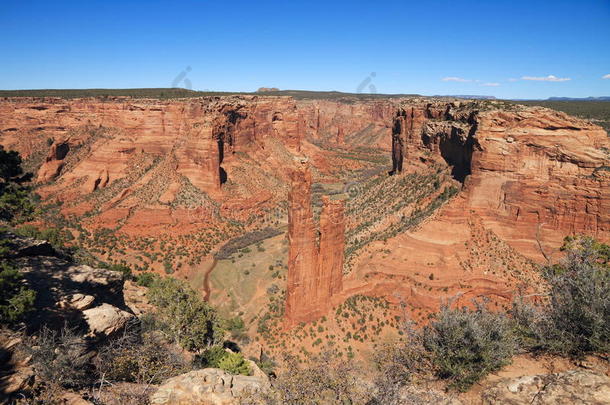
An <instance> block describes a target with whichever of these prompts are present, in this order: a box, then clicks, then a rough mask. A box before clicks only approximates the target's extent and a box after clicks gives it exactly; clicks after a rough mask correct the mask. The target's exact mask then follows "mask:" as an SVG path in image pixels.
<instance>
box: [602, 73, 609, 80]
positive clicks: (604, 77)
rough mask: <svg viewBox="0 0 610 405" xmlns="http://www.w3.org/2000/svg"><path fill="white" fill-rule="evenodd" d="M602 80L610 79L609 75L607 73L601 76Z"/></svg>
mask: <svg viewBox="0 0 610 405" xmlns="http://www.w3.org/2000/svg"><path fill="white" fill-rule="evenodd" d="M602 79H610V73H608V74H607V75H603V76H602Z"/></svg>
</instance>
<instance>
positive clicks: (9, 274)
mask: <svg viewBox="0 0 610 405" xmlns="http://www.w3.org/2000/svg"><path fill="white" fill-rule="evenodd" d="M35 299H36V292H35V291H34V290H31V289H29V288H27V287H26V286H25V285H24V281H23V276H22V275H21V274H20V273H19V271H18V270H17V269H15V268H13V267H11V266H10V265H8V264H7V263H6V262H0V322H3V323H5V322H6V323H13V322H17V321H19V320H21V319H22V318H23V317H24V316H25V315H26V314H27V313H28V312H29V311H31V310H32V309H33V308H34V301H35Z"/></svg>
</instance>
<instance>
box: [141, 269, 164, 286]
mask: <svg viewBox="0 0 610 405" xmlns="http://www.w3.org/2000/svg"><path fill="white" fill-rule="evenodd" d="M157 278H159V275H158V274H156V273H150V272H144V273H140V274H138V275H137V276H136V283H137V284H138V285H139V286H142V287H150V286H151V285H152V283H153V282H154V281H155V280H156V279H157Z"/></svg>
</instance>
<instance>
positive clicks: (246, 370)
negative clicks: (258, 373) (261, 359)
mask: <svg viewBox="0 0 610 405" xmlns="http://www.w3.org/2000/svg"><path fill="white" fill-rule="evenodd" d="M218 367H219V368H220V369H222V370H224V371H226V372H227V373H230V374H234V375H237V374H241V375H250V374H252V368H251V367H250V363H248V362H247V361H246V359H244V356H243V355H242V354H241V353H230V352H227V355H226V356H224V357H223V358H222V359H220V361H219V362H218Z"/></svg>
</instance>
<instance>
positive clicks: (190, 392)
mask: <svg viewBox="0 0 610 405" xmlns="http://www.w3.org/2000/svg"><path fill="white" fill-rule="evenodd" d="M268 388H269V380H268V378H267V377H265V376H260V375H259V376H243V375H231V374H228V373H226V372H224V371H223V370H219V369H215V368H206V369H203V370H196V371H191V372H190V373H186V374H182V375H179V376H177V377H174V378H170V379H169V380H167V381H166V382H165V383H164V384H163V385H161V386H160V387H159V389H158V390H157V391H156V392H155V393H154V394H153V395H151V397H150V401H151V403H152V404H155V405H160V404H163V405H178V404H192V405H239V404H241V403H242V399H243V398H245V397H247V396H249V395H251V394H252V393H255V392H258V391H263V390H266V389H268Z"/></svg>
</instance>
